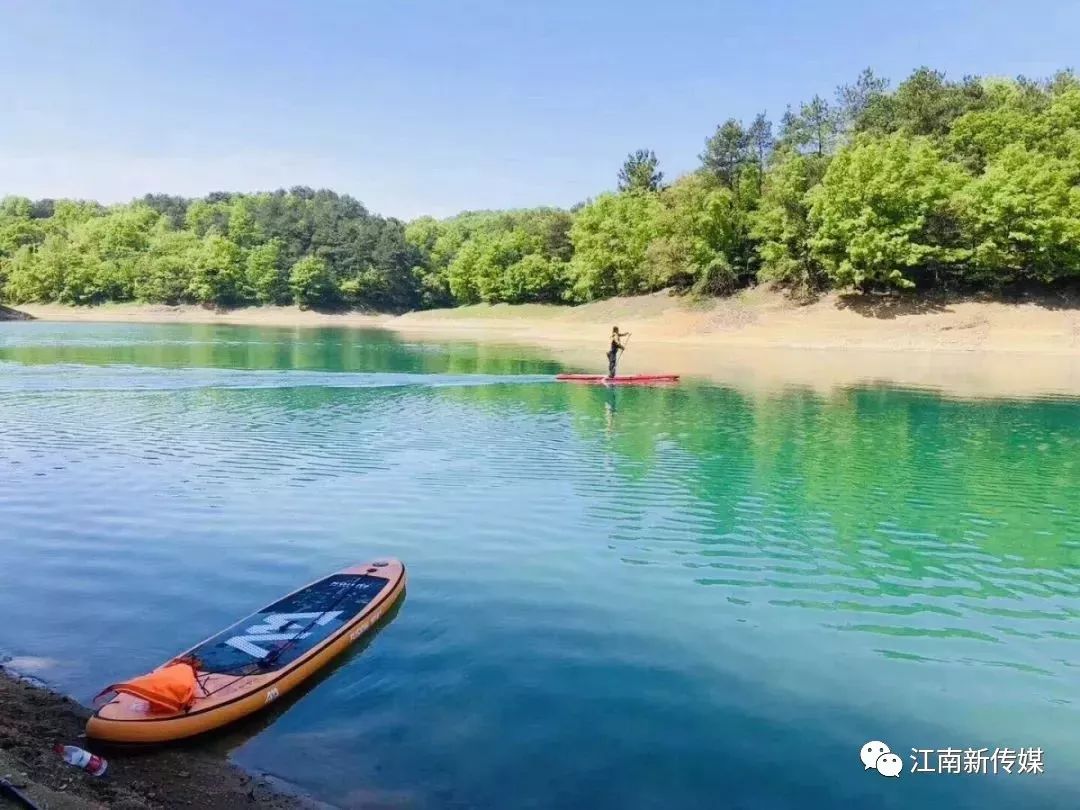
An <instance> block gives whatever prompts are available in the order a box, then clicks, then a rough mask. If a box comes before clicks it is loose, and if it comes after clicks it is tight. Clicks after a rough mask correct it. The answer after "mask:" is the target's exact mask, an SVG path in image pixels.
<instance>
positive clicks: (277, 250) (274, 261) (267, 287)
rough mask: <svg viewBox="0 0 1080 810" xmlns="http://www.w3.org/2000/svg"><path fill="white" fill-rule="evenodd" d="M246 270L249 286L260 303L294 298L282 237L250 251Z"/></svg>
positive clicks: (281, 302) (286, 300)
mask: <svg viewBox="0 0 1080 810" xmlns="http://www.w3.org/2000/svg"><path fill="white" fill-rule="evenodd" d="M244 270H245V273H246V275H247V286H248V288H249V289H250V290H251V291H252V293H254V295H255V300H256V301H258V302H259V303H260V304H278V305H281V304H287V303H288V302H289V301H290V300H291V299H292V293H291V290H290V289H289V275H288V273H286V272H285V264H284V261H283V258H282V251H281V240H280V239H276V238H275V239H271V240H270V241H269V242H264V243H263V244H261V245H258V246H257V247H254V248H252V249H251V250H250V251H248V254H247V259H246V262H245V268H244Z"/></svg>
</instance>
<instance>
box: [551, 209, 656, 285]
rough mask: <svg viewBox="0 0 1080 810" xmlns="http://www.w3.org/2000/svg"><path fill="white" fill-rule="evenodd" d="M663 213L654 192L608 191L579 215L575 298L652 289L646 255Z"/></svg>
mask: <svg viewBox="0 0 1080 810" xmlns="http://www.w3.org/2000/svg"><path fill="white" fill-rule="evenodd" d="M661 211H662V205H661V203H660V200H659V198H658V197H657V196H656V195H654V194H602V195H600V196H599V197H597V198H596V199H595V200H594V201H592V202H591V203H589V204H588V205H586V206H585V207H584V208H582V209H581V210H580V211H578V213H577V216H576V217H575V218H574V225H573V227H572V228H571V229H570V238H571V240H572V242H573V245H574V259H573V262H572V263H571V267H570V276H571V279H572V283H573V288H572V292H571V295H572V297H573V298H574V300H578V301H590V300H593V299H596V298H605V297H608V296H612V295H636V294H638V293H643V292H648V291H649V290H650V289H651V285H650V283H649V279H648V277H647V274H646V272H645V255H646V251H647V250H648V248H649V244H650V243H651V242H652V240H653V239H654V238H655V237H656V236H657V235H658V220H659V218H660V215H661Z"/></svg>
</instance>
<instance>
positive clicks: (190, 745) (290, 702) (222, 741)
mask: <svg viewBox="0 0 1080 810" xmlns="http://www.w3.org/2000/svg"><path fill="white" fill-rule="evenodd" d="M407 598H408V590H406V591H405V592H403V593H402V594H401V596H400V597H398V599H397V601H395V602H394V605H393V607H391V608H390V610H388V611H387V612H386V613H384V614H383V616H382V618H380V619H379V621H378V622H377V623H376V624H375V625H374V626H373V627H372V628H371V629H370V630H369V631H368V632H367V633H366V634H365V635H364V636H363V637H362V638H361V639H359V640H358V641H357V642H356V643H355V644H353V645H351V646H350V647H349V648H348V649H347V650H346V651H345V652H344V653H342V654H341V655H340V656H338V657H337V658H335V659H334V660H333V661H331V662H330V663H329V664H327V665H326V666H325V667H323V668H322V669H321V670H319V671H318V672H317V673H316V674H315V675H313V676H312V677H310V678H308V679H307V680H306V681H304V682H303V683H301V684H300V685H299V686H298V687H296V688H295V689H293V690H292V691H291V692H289V693H288V694H287V695H285V696H284V697H283V698H281V699H280V700H277V701H275V702H274V703H272V704H271V705H270V706H269V707H267V708H266V709H263V710H261V711H258V712H256V713H255V714H252V715H249V716H248V717H245V718H243V719H241V720H238V721H237V722H235V723H231V724H229V725H228V726H224V727H223V728H220V729H215V730H213V731H208V732H206V733H205V734H200V735H198V736H196V737H190V738H188V739H185V740H178V741H176V742H173V743H163V744H160V745H123V744H115V743H114V744H108V743H101V744H99V745H98V747H100V748H101V749H102V751H103V752H105V753H108V752H112V753H113V754H119V755H122V756H125V757H132V756H140V755H149V754H153V753H155V752H157V751H160V750H161V749H163V748H166V747H167V748H170V749H179V750H189V749H190V750H200V751H210V752H212V753H219V754H221V755H222V756H228V755H229V754H231V753H232V752H234V751H236V750H237V749H238V748H241V747H242V746H244V745H245V744H247V743H248V742H250V741H251V740H252V739H253V738H255V737H256V736H258V735H259V734H262V733H263V732H264V731H266V730H268V729H269V728H270V727H271V726H273V725H274V723H276V722H277V721H278V720H279V719H280V718H281V717H282V716H283V715H285V714H287V713H288V712H289V710H290V709H292V708H293V707H294V706H296V704H297V703H299V702H300V701H302V700H303V699H304V698H305V697H307V696H308V695H310V694H311V693H312V692H314V691H315V690H316V689H318V688H319V686H321V685H322V684H324V683H325V682H326V681H328V680H330V679H331V678H333V677H334V676H335V675H336V674H337V673H338V672H339V671H340V670H341V669H343V668H344V667H346V666H347V665H348V664H350V663H351V662H352V661H354V660H355V659H356V658H358V657H359V656H361V655H363V653H364V651H365V650H367V649H368V648H369V647H370V646H371V645H372V644H374V643H375V640H376V639H377V638H378V637H379V635H380V634H381V633H382V632H383V631H384V630H385V629H386V628H387V627H388V626H389V625H390V624H391V623H392V622H393V621H394V619H396V618H397V616H398V614H399V613H400V612H401V610H402V608H403V607H404V606H405V600H406V599H407Z"/></svg>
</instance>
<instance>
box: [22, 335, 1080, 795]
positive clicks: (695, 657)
mask: <svg viewBox="0 0 1080 810" xmlns="http://www.w3.org/2000/svg"><path fill="white" fill-rule="evenodd" d="M602 355H603V346H601V347H600V349H599V350H598V357H599V360H600V362H601V363H602V361H603V357H602ZM559 370H562V369H561V368H560V367H559V366H557V365H556V364H553V363H551V362H549V361H547V360H546V359H544V357H543V355H542V354H530V353H529V352H526V351H523V350H521V349H513V348H509V347H499V346H477V345H469V344H440V343H408V342H403V341H402V340H400V339H399V338H396V337H394V336H391V335H388V334H384V333H379V332H365V331H338V330H329V329H326V330H284V329H261V328H258V329H257V328H241V327H220V326H187V325H183V326H142V325H139V326H128V325H89V324H81V325H70V326H69V325H58V324H45V323H17V324H0V572H2V573H0V616H3V621H0V651H2V652H3V653H6V654H7V655H10V656H17V657H20V658H23V659H29V658H36V659H44V660H42V661H39V662H38V663H37V667H38V671H37V672H36V673H35V674H38V675H39V676H40V677H43V678H44V679H46V680H48V681H50V682H51V683H53V684H55V685H57V686H59V687H61V688H63V689H65V690H67V691H68V692H70V693H71V694H73V695H75V696H76V697H78V698H80V699H88V698H89V697H91V696H92V695H93V694H94V693H95V692H96V690H97V689H98V688H100V687H101V686H103V685H104V684H106V683H109V682H112V681H114V680H116V679H118V678H120V677H123V676H126V675H130V674H134V673H138V672H140V671H143V670H146V669H148V668H151V667H153V666H155V665H157V664H158V663H160V662H161V661H162V660H164V659H166V658H168V657H169V656H171V655H172V654H174V653H176V652H178V651H179V650H181V649H183V648H185V647H186V646H189V645H190V644H192V643H194V642H196V641H198V640H200V639H201V638H203V637H205V636H207V635H210V634H211V633H213V632H215V631H217V630H219V629H221V628H222V627H224V626H226V625H227V624H229V623H231V622H232V621H233V620H235V619H236V618H237V617H239V616H242V615H245V614H247V613H249V612H250V611H251V610H253V609H255V608H258V607H261V606H262V605H264V604H266V603H268V602H270V601H272V600H273V599H275V598H276V597H278V596H280V595H281V594H282V593H284V592H286V591H288V590H291V589H293V588H295V587H297V586H298V585H301V584H303V583H305V582H307V581H309V580H311V579H314V578H316V577H318V576H321V575H323V574H325V573H327V572H329V571H333V570H335V569H337V568H339V567H341V566H343V565H345V564H349V563H352V562H357V561H363V560H368V559H371V558H374V557H378V556H384V555H393V556H397V557H400V558H401V559H403V560H404V561H405V562H406V564H407V566H408V570H409V577H410V581H409V591H408V594H407V596H406V598H405V601H404V603H403V604H402V605H401V607H400V609H399V610H398V611H397V613H396V614H395V615H394V616H393V617H392V618H391V619H390V620H389V621H388V622H387V623H386V624H385V625H384V626H383V627H382V629H381V630H380V631H379V633H378V634H377V635H376V637H375V638H374V639H373V640H372V641H371V642H370V643H369V644H367V645H366V646H365V647H364V648H363V649H360V650H357V651H356V652H354V653H353V654H351V655H349V656H348V657H347V658H345V659H344V660H343V661H342V662H341V663H340V664H339V665H338V666H337V667H336V668H335V669H334V670H333V671H332V672H331V673H329V674H328V675H327V676H326V677H325V678H323V679H321V681H320V682H319V683H318V684H316V685H315V686H314V687H313V688H312V689H310V690H308V691H307V692H306V693H305V694H303V695H301V696H299V698H298V699H294V700H290V701H288V702H287V703H285V704H284V705H282V706H280V707H276V708H275V711H274V713H273V714H271V715H267V716H264V717H261V718H258V719H255V720H252V721H250V722H247V723H245V724H242V725H241V726H239V727H237V728H236V729H234V730H232V731H230V733H228V734H226V735H223V736H220V737H216V738H213V739H210V740H207V741H205V742H202V743H200V744H205V745H214V746H221V747H223V748H225V749H227V750H229V751H231V752H232V755H233V756H234V758H235V759H236V760H237V761H238V762H239V763H241V764H243V765H245V766H247V767H251V768H255V769H260V770H266V771H269V772H271V773H274V774H276V775H278V776H280V777H282V778H284V779H287V780H289V781H291V782H293V783H295V784H297V785H298V786H300V787H301V788H303V789H305V790H307V791H309V792H311V793H312V794H314V795H315V796H317V797H318V798H320V799H323V800H325V801H328V802H332V803H335V804H338V805H341V806H373V807H383V806H393V807H423V808H465V807H468V808H546V807H590V808H605V809H606V808H671V807H687V808H697V807H702V808H712V807H727V808H731V807H745V808H789V807H790V808H795V807H798V808H806V807H834V806H840V805H845V806H851V807H876V808H892V807H896V808H901V807H905V808H906V807H911V806H916V805H917V804H918V803H924V804H929V805H930V806H948V807H973V808H974V807H980V808H987V807H1003V808H1004V807H1013V806H1025V807H1066V806H1068V807H1071V806H1074V805H1075V798H1074V797H1075V795H1076V790H1077V789H1078V788H1080V772H1078V766H1077V763H1080V742H1078V741H1077V737H1076V734H1075V729H1076V727H1077V723H1078V721H1080V711H1078V705H1077V698H1078V694H1077V691H1078V690H1077V686H1078V684H1080V629H1078V628H1077V626H1076V625H1074V624H1073V623H1074V622H1075V621H1076V619H1077V617H1078V616H1080V500H1078V497H1077V496H1078V495H1080V434H1078V432H1077V429H1078V427H1080V403H1078V402H1077V401H1070V400H1041V401H1026V402H1020V401H958V400H950V399H944V398H940V397H937V396H934V395H931V394H928V393H924V392H914V391H904V390H895V389H888V388H881V387H877V388H863V389H850V390H843V391H838V392H836V393H835V394H833V395H831V396H828V397H823V396H819V395H815V394H812V393H809V392H806V391H802V390H797V389H793V390H790V391H787V392H785V393H783V394H777V395H772V396H767V397H765V396H754V395H748V394H744V393H741V392H740V391H737V390H734V389H728V388H720V387H714V386H710V385H707V384H704V383H701V382H695V381H693V380H688V381H685V382H684V384H682V385H680V386H678V387H676V388H669V389H620V390H607V389H604V388H602V387H580V386H570V385H561V384H557V383H553V382H552V381H551V375H552V374H554V373H555V372H557V371H559ZM871 739H875V740H884V741H885V742H887V743H888V744H889V745H890V746H891V747H892V748H893V750H894V751H896V752H898V753H899V754H900V755H901V756H902V758H903V760H904V764H905V770H904V773H903V775H902V776H901V778H899V779H885V778H882V777H881V776H879V775H878V774H877V773H876V772H874V771H865V772H864V770H863V766H862V764H861V763H860V761H859V749H860V747H861V746H862V744H863V743H865V742H866V741H868V740H871ZM913 747H914V748H932V749H943V748H949V747H952V748H960V749H965V748H969V747H970V748H983V747H987V748H989V749H990V750H991V751H993V749H994V748H995V747H1012V748H1017V747H1040V748H1042V749H1043V750H1044V760H1045V768H1046V772H1045V773H1044V774H1042V775H1038V776H1033V775H1030V774H1025V775H1023V776H1021V775H1019V774H1015V773H1014V774H1012V775H1003V774H1001V775H998V776H992V775H986V776H982V775H970V774H966V775H965V774H960V775H949V774H941V775H939V774H921V773H920V774H912V773H910V768H911V759H910V752H911V749H912V748H913Z"/></svg>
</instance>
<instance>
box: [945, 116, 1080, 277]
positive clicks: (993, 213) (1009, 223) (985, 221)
mask: <svg viewBox="0 0 1080 810" xmlns="http://www.w3.org/2000/svg"><path fill="white" fill-rule="evenodd" d="M1076 140H1077V143H1078V144H1080V136H1077V137H1076ZM1076 155H1077V156H1078V157H1080V148H1078V149H1077V151H1076ZM959 199H960V204H961V210H962V216H963V221H964V230H965V234H967V235H968V237H969V239H970V240H971V246H972V265H973V268H972V273H971V277H972V278H973V279H976V280H978V281H980V282H983V283H989V284H990V285H995V286H996V285H998V284H1004V283H1007V282H1010V281H1016V280H1019V279H1022V278H1029V279H1036V280H1039V281H1044V282H1051V281H1058V280H1061V279H1065V278H1077V277H1080V160H1077V159H1075V158H1073V159H1071V160H1070V159H1063V158H1058V157H1054V156H1051V155H1047V154H1042V153H1039V152H1035V151H1032V150H1030V149H1028V148H1027V147H1025V146H1023V145H1022V144H1019V143H1013V144H1009V145H1008V146H1006V147H1004V148H1003V149H1002V150H1001V151H1000V153H999V154H998V155H997V156H996V157H995V159H994V161H993V163H991V164H990V166H989V167H988V168H987V170H986V172H985V173H984V174H983V175H982V176H981V177H979V178H977V179H975V180H974V181H972V182H971V183H969V184H968V186H967V187H966V188H965V189H964V191H963V193H962V194H961V195H960V196H959Z"/></svg>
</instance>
